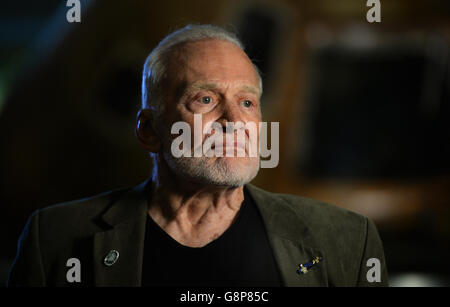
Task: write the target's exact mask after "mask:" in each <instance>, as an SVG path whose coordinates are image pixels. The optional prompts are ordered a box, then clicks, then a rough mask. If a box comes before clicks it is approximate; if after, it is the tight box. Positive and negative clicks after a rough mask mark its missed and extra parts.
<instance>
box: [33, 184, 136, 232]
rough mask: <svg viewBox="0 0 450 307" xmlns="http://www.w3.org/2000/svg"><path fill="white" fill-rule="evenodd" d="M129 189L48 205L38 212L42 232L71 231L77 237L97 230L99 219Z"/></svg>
mask: <svg viewBox="0 0 450 307" xmlns="http://www.w3.org/2000/svg"><path fill="white" fill-rule="evenodd" d="M129 189H130V188H122V189H117V190H111V191H107V192H104V193H101V194H97V195H94V196H90V197H86V198H81V199H76V200H71V201H67V202H62V203H58V204H54V205H50V206H47V207H44V208H42V209H39V210H38V212H37V213H38V214H39V219H40V224H41V225H45V227H43V230H44V229H45V230H46V231H49V232H51V233H55V232H56V233H58V231H63V232H67V231H68V230H72V231H73V232H76V233H78V234H79V235H83V234H89V233H91V232H95V231H97V230H98V227H99V226H102V225H100V224H99V223H100V219H99V217H100V216H101V215H102V214H103V213H104V212H105V211H106V210H108V208H109V207H110V206H111V205H112V204H113V203H114V202H115V201H116V200H117V199H119V198H120V196H121V195H122V194H124V193H125V192H126V191H127V190H129Z"/></svg>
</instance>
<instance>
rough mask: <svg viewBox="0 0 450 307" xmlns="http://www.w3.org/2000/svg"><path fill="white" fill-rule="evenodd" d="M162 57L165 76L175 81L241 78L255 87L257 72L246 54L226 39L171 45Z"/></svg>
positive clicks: (257, 77) (223, 80)
mask: <svg viewBox="0 0 450 307" xmlns="http://www.w3.org/2000/svg"><path fill="white" fill-rule="evenodd" d="M166 60H167V62H168V66H169V67H170V68H169V70H170V72H169V73H168V77H169V76H170V77H171V78H175V79H178V80H179V81H183V80H181V79H184V81H186V82H190V81H192V82H197V81H199V80H203V81H208V80H211V81H214V82H217V83H220V82H227V81H228V82H233V81H241V82H243V83H248V84H247V85H248V86H252V85H253V86H257V87H259V82H260V79H259V75H258V73H257V71H256V69H255V67H254V65H253V63H252V62H251V60H250V59H249V57H248V56H247V54H246V53H245V52H244V51H243V50H242V49H241V48H240V47H239V46H237V45H236V44H234V43H231V42H228V41H223V40H213V39H209V40H201V41H194V42H186V43H182V44H179V45H177V46H174V47H173V49H172V50H171V52H170V53H169V54H168V58H167V59H166Z"/></svg>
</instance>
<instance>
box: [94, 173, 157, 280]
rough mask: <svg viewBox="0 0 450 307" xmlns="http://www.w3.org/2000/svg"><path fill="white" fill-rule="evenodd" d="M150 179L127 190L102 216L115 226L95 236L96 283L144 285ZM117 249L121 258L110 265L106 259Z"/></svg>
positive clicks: (105, 220)
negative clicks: (142, 278)
mask: <svg viewBox="0 0 450 307" xmlns="http://www.w3.org/2000/svg"><path fill="white" fill-rule="evenodd" d="M148 182H149V181H148V180H147V181H145V182H143V183H142V184H141V185H139V186H136V187H134V188H131V189H130V190H128V191H127V192H125V194H124V195H122V196H121V197H120V198H119V199H118V200H116V202H115V203H114V204H113V205H112V206H111V207H110V208H109V209H108V210H107V211H106V212H105V213H104V215H103V216H102V218H103V221H104V222H106V223H107V224H108V225H110V226H111V227H112V228H111V229H109V230H107V231H105V232H99V233H96V234H95V235H94V248H93V253H94V255H93V256H94V274H95V285H96V286H140V285H141V277H142V261H143V253H144V248H143V247H144V237H145V225H146V220H147V195H146V193H145V191H146V187H147V183H148ZM113 250H114V251H117V252H118V256H119V257H118V258H117V260H116V261H115V262H114V263H113V264H112V265H110V266H108V265H106V264H105V263H104V259H105V256H106V255H108V253H110V252H111V251H113Z"/></svg>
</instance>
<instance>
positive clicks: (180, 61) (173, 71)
mask: <svg viewBox="0 0 450 307" xmlns="http://www.w3.org/2000/svg"><path fill="white" fill-rule="evenodd" d="M175 52H176V56H173V57H172V59H174V60H173V61H171V65H170V68H169V80H170V81H169V82H168V83H167V88H168V89H170V93H168V95H167V97H166V98H167V99H166V100H165V101H164V104H165V109H164V115H163V117H164V121H165V122H166V123H168V124H169V127H165V130H166V132H167V134H166V136H165V137H163V149H162V150H163V157H164V159H165V160H166V162H167V164H168V165H169V167H170V168H171V169H172V170H173V171H174V172H175V173H177V174H179V175H181V176H183V177H187V178H190V179H193V180H195V181H199V182H201V183H206V184H214V185H223V186H235V187H237V186H241V185H243V184H245V183H247V182H249V181H250V180H252V179H253V178H254V177H255V176H256V174H257V172H258V170H259V154H257V155H256V157H255V156H253V157H249V146H251V144H249V141H250V139H251V140H252V141H253V142H252V144H253V143H254V142H258V138H259V131H258V127H259V122H260V121H261V112H260V105H259V103H260V100H259V98H260V88H259V78H258V75H257V73H256V71H255V69H254V67H253V64H252V63H251V61H250V59H249V58H248V57H247V55H246V54H245V53H244V52H243V51H242V50H241V49H240V48H239V47H238V46H236V45H234V44H232V43H229V42H226V41H221V40H203V41H197V42H190V43H186V44H184V45H183V46H181V47H180V48H179V49H178V50H177V51H175ZM175 59H176V60H175ZM163 99H165V98H164V97H163ZM194 114H201V116H202V127H201V131H202V137H201V142H202V143H205V140H207V139H208V138H209V137H211V134H214V133H215V132H216V131H215V130H212V131H211V134H205V133H203V129H204V128H205V127H209V125H211V124H212V123H213V122H218V123H220V124H221V125H222V126H223V127H226V122H233V123H236V122H242V123H244V124H246V123H249V122H253V123H254V124H255V126H256V128H257V129H256V132H257V133H256V137H255V138H249V134H250V131H249V130H245V140H244V142H245V143H246V146H245V156H244V157H237V156H236V155H237V151H238V150H241V151H243V150H244V149H243V148H242V147H239V146H240V144H235V143H234V142H232V144H230V142H227V139H226V131H225V129H224V130H223V131H221V132H222V133H223V142H224V146H223V147H221V151H222V150H223V157H216V156H213V157H206V156H204V153H203V156H202V157H180V158H175V157H173V155H172V153H171V142H172V140H173V139H174V138H175V137H177V136H176V135H175V136H172V135H170V127H171V125H172V124H173V123H175V122H177V121H183V122H186V123H188V124H189V126H190V127H191V132H192V136H191V140H192V141H191V144H192V146H191V147H192V148H191V151H192V153H193V152H194V150H195V148H198V146H199V145H200V146H201V144H198V143H195V142H194V137H193V134H194ZM197 129H198V128H197ZM232 134H235V135H234V137H236V136H237V133H235V132H232ZM221 139H222V138H221ZM236 139H237V137H236V138H234V140H236ZM228 140H230V139H228ZM227 146H228V148H227ZM230 147H231V149H230ZM254 148H257V145H256V147H254ZM226 150H228V151H229V152H233V156H232V157H229V156H227V155H226Z"/></svg>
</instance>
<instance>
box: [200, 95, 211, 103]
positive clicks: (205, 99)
mask: <svg viewBox="0 0 450 307" xmlns="http://www.w3.org/2000/svg"><path fill="white" fill-rule="evenodd" d="M211 100H212V99H211V97H209V96H203V97H202V99H201V101H202V103H203V104H209V103H210V102H211Z"/></svg>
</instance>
